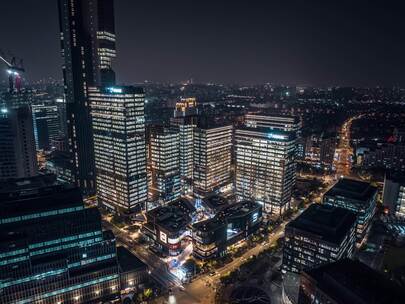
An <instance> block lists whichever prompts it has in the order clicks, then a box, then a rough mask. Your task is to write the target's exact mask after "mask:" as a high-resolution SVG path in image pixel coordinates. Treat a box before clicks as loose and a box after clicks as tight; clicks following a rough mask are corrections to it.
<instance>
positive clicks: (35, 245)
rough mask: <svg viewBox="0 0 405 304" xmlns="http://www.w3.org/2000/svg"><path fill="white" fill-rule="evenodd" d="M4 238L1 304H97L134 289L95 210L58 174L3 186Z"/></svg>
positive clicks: (0, 215)
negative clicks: (62, 181)
mask: <svg viewBox="0 0 405 304" xmlns="http://www.w3.org/2000/svg"><path fill="white" fill-rule="evenodd" d="M0 237H1V245H2V246H1V248H0V290H1V293H0V302H1V303H5V304H7V303H10V304H11V303H21V304H23V303H44V304H55V303H98V302H103V301H110V300H116V299H120V296H121V294H120V292H121V289H123V288H127V287H128V286H129V285H130V284H129V282H126V280H127V278H129V277H130V276H128V274H127V272H126V273H125V274H124V275H123V276H121V272H122V271H123V270H122V269H125V270H126V268H125V267H124V266H125V265H120V264H119V260H120V259H119V256H118V257H117V254H120V252H121V250H119V251H117V249H116V243H115V237H114V235H113V234H112V232H111V231H103V229H102V226H101V218H100V213H99V211H98V210H97V208H85V207H84V205H83V201H82V197H81V193H80V190H79V189H78V188H76V187H73V186H71V185H66V184H59V183H57V182H56V178H55V176H54V175H41V176H37V177H33V178H26V179H17V180H8V181H7V182H5V183H0ZM126 253H127V252H126ZM133 258H135V259H136V257H133ZM142 269H144V271H143V273H142V274H141V273H139V272H137V270H133V272H134V275H145V274H146V269H145V268H142ZM137 285H138V282H137V284H136V286H137ZM136 286H134V287H136Z"/></svg>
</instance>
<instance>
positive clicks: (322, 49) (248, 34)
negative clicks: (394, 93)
mask: <svg viewBox="0 0 405 304" xmlns="http://www.w3.org/2000/svg"><path fill="white" fill-rule="evenodd" d="M4 2H5V3H2V9H3V10H4V11H10V12H12V11H18V12H19V14H20V16H19V17H20V18H19V21H18V24H17V25H15V16H14V14H4V15H5V16H2V18H1V20H0V29H1V31H2V32H1V36H2V45H1V48H2V49H3V50H4V51H5V52H6V53H7V52H8V51H11V52H12V53H13V54H15V55H16V56H17V57H20V58H23V59H24V63H25V67H26V70H27V74H26V77H27V79H29V80H33V81H37V80H40V79H43V78H48V77H52V78H55V79H61V78H62V58H61V54H60V41H59V23H58V12H57V5H56V3H57V1H55V0H41V1H31V0H21V1H17V2H15V1H4ZM21 8H23V9H21ZM403 9H404V3H396V1H392V0H388V1H385V2H384V3H370V2H369V1H365V0H358V1H355V2H353V1H339V3H325V2H322V3H317V1H313V2H308V1H306V2H302V1H289V2H288V3H279V2H278V1H277V2H273V1H267V2H264V1H256V2H255V1H253V2H249V3H247V2H246V1H233V2H232V4H229V3H225V2H218V1H215V2H214V1H204V2H193V3H190V2H188V1H181V0H180V1H176V2H167V1H150V2H149V1H144V2H140V3H138V2H134V1H130V0H119V1H118V0H116V1H115V24H116V36H117V58H116V59H115V60H114V62H113V67H114V70H115V71H116V73H117V80H118V83H122V82H123V83H141V82H143V81H144V80H145V79H148V80H150V81H152V82H161V83H166V82H181V81H184V80H186V79H190V78H194V79H195V82H197V83H207V82H214V83H223V84H229V83H241V84H254V83H267V82H269V83H285V84H287V85H288V84H290V85H292V84H303V85H307V86H313V87H328V86H344V87H347V86H351V87H376V86H381V87H393V86H401V87H404V86H405V73H403V67H404V66H405V56H403V54H404V53H405V40H404V39H402V37H403V29H404V28H405V18H403V16H402V14H401V12H403V11H404V10H403ZM10 24H14V25H13V26H10ZM2 68H3V66H0V69H2ZM0 75H1V76H0V81H1V80H3V79H5V75H4V73H2V72H1V70H0Z"/></svg>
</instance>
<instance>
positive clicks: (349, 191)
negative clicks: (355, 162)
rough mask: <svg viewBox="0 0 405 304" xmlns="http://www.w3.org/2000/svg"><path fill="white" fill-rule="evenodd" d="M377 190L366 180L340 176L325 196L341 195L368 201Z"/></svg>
mask: <svg viewBox="0 0 405 304" xmlns="http://www.w3.org/2000/svg"><path fill="white" fill-rule="evenodd" d="M376 192H377V188H376V187H374V186H372V185H371V184H370V183H368V182H363V181H358V180H354V179H349V178H341V179H340V180H339V181H338V182H337V183H336V184H335V185H334V186H333V187H332V188H331V189H330V190H329V191H328V192H326V193H325V196H341V197H345V198H348V199H353V200H357V201H363V202H368V201H369V200H371V199H372V198H373V197H374V196H375V194H376Z"/></svg>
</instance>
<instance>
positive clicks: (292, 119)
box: [245, 111, 300, 123]
mask: <svg viewBox="0 0 405 304" xmlns="http://www.w3.org/2000/svg"><path fill="white" fill-rule="evenodd" d="M254 118H257V119H261V118H263V119H265V120H270V121H271V120H273V121H275V122H280V121H286V122H289V123H299V122H300V118H299V117H298V116H292V115H286V114H280V113H275V112H270V111H268V112H265V113H248V114H246V115H245V119H246V120H249V119H254Z"/></svg>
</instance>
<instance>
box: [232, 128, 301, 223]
mask: <svg viewBox="0 0 405 304" xmlns="http://www.w3.org/2000/svg"><path fill="white" fill-rule="evenodd" d="M295 148H296V135H295V133H294V132H284V131H274V130H271V129H270V128H266V127H255V128H252V127H241V128H238V129H236V130H235V155H236V181H235V186H236V197H237V199H238V200H254V201H256V202H259V203H260V204H262V206H263V212H264V213H265V214H266V215H276V216H279V215H282V214H284V213H285V212H286V211H287V210H288V209H289V208H290V202H291V194H292V189H293V187H294V185H295V171H296V163H295V155H296V154H295V153H296V149H295Z"/></svg>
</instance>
